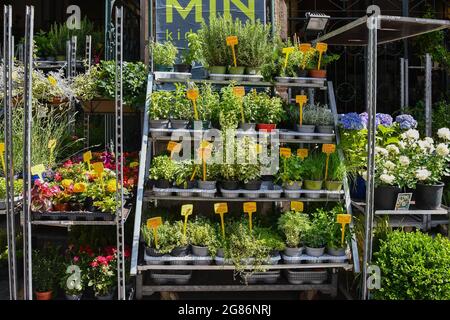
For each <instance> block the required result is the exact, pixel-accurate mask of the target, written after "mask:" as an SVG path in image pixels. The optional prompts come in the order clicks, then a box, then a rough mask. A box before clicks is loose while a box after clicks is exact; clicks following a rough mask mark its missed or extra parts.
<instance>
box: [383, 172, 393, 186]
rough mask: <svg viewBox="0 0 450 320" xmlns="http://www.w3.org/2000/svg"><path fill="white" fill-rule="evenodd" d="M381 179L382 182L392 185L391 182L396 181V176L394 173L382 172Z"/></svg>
mask: <svg viewBox="0 0 450 320" xmlns="http://www.w3.org/2000/svg"><path fill="white" fill-rule="evenodd" d="M380 180H381V181H382V182H384V183H386V184H389V185H391V184H393V183H394V180H395V177H394V176H393V175H390V174H382V175H381V176H380Z"/></svg>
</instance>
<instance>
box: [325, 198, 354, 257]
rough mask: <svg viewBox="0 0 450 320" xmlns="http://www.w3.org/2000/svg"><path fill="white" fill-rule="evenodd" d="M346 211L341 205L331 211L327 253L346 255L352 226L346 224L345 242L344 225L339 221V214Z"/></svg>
mask: <svg viewBox="0 0 450 320" xmlns="http://www.w3.org/2000/svg"><path fill="white" fill-rule="evenodd" d="M342 213H344V210H343V208H342V206H341V205H337V206H336V207H334V208H333V209H332V210H331V211H330V213H329V221H330V224H329V228H328V242H327V253H328V254H329V255H331V256H344V255H345V249H346V248H347V245H348V244H349V243H350V241H351V239H352V233H351V230H350V226H349V225H348V224H347V225H346V226H345V233H344V243H342V225H341V224H340V223H337V221H336V220H337V215H338V214H342ZM336 262H338V261H336Z"/></svg>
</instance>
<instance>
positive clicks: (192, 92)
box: [186, 89, 199, 101]
mask: <svg viewBox="0 0 450 320" xmlns="http://www.w3.org/2000/svg"><path fill="white" fill-rule="evenodd" d="M186 95H187V98H188V99H189V100H192V101H195V100H197V99H198V96H199V93H198V89H189V90H188V91H187V92H186Z"/></svg>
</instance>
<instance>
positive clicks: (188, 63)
mask: <svg viewBox="0 0 450 320" xmlns="http://www.w3.org/2000/svg"><path fill="white" fill-rule="evenodd" d="M186 40H187V43H188V48H187V49H184V50H183V52H182V53H181V62H182V63H181V64H176V65H175V71H176V72H187V73H190V72H191V70H192V65H193V64H194V63H195V62H200V61H201V60H202V56H201V53H202V43H201V41H200V37H199V35H198V34H197V33H195V32H188V33H186Z"/></svg>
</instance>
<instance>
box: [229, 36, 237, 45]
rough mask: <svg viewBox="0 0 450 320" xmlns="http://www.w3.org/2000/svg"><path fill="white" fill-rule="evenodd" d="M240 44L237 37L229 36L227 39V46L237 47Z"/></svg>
mask: <svg viewBox="0 0 450 320" xmlns="http://www.w3.org/2000/svg"><path fill="white" fill-rule="evenodd" d="M238 43H239V41H238V37H237V36H229V37H227V46H231V47H232V46H235V45H237V44H238Z"/></svg>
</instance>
